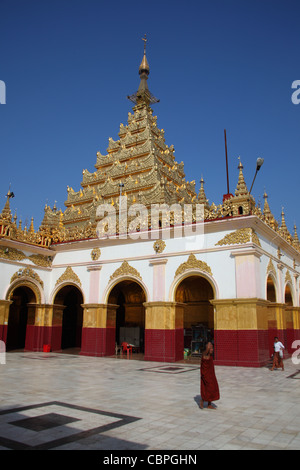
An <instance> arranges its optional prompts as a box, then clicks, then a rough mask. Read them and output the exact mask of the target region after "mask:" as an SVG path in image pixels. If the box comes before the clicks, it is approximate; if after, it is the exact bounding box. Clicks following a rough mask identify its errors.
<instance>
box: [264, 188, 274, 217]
mask: <svg viewBox="0 0 300 470" xmlns="http://www.w3.org/2000/svg"><path fill="white" fill-rule="evenodd" d="M263 198H264V200H265V202H264V210H263V214H264V218H265V220H269V219H270V218H271V217H272V213H271V209H270V206H269V203H268V195H267V193H266V191H265V192H264V195H263Z"/></svg>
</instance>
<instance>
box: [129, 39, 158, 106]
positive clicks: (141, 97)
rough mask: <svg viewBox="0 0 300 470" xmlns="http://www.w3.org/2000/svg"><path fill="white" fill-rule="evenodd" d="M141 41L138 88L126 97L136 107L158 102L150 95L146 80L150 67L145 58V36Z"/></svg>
mask: <svg viewBox="0 0 300 470" xmlns="http://www.w3.org/2000/svg"><path fill="white" fill-rule="evenodd" d="M142 40H143V41H144V56H143V59H142V62H141V64H140V66H139V76H140V80H141V81H140V86H139V88H138V91H137V92H136V93H134V94H133V95H130V96H127V98H128V99H129V100H130V101H132V102H133V103H135V104H137V105H138V104H142V105H145V104H146V105H149V104H154V103H158V102H159V100H158V99H157V98H155V96H153V95H152V93H151V92H150V91H149V88H148V83H147V80H148V76H149V74H150V67H149V63H148V60H147V57H146V43H147V37H146V34H145V36H144V37H143V38H142Z"/></svg>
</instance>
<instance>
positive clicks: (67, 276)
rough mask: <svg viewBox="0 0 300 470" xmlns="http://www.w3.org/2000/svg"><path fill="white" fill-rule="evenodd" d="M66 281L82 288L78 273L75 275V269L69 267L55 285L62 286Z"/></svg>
mask: <svg viewBox="0 0 300 470" xmlns="http://www.w3.org/2000/svg"><path fill="white" fill-rule="evenodd" d="M66 281H71V282H75V284H78V285H79V286H80V287H81V281H80V279H79V277H78V276H77V274H76V273H74V271H73V269H72V268H71V267H70V266H68V267H67V269H66V270H65V272H64V273H63V274H62V275H61V276H60V277H59V278H58V279H57V281H56V284H55V285H56V286H57V285H58V284H61V283H62V282H66Z"/></svg>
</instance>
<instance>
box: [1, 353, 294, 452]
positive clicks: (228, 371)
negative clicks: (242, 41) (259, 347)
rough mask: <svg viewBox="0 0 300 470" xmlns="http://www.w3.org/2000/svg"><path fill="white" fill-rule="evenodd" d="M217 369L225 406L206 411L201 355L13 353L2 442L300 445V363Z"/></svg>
mask: <svg viewBox="0 0 300 470" xmlns="http://www.w3.org/2000/svg"><path fill="white" fill-rule="evenodd" d="M216 375H217V379H218V382H219V387H220V393H221V398H220V400H219V401H218V402H216V405H217V410H209V409H203V410H201V409H199V406H198V403H199V394H200V390H199V389H200V385H199V384H200V377H199V364H197V363H176V364H174V363H173V364H167V363H158V362H156V363H153V362H145V361H137V360H131V359H130V360H128V359H127V358H126V357H124V358H122V359H121V358H94V357H85V356H80V355H75V354H74V355H73V354H57V353H28V352H26V353H24V352H12V353H7V354H6V364H0V387H1V397H0V449H1V450H4V449H59V450H62V449H73V450H75V449H76V450H77V449H78V450H94V449H96V450H112V451H114V450H115V451H116V450H124V451H125V450H139V449H141V450H143V449H144V450H153V451H154V450H177V451H185V450H203V449H209V450H216V449H222V450H223V449H224V450H225V449H233V450H235V449H237V450H239V449H243V450H249V449H253V450H259V449H278V450H292V449H295V450H296V449H300V365H298V366H297V365H295V364H293V363H292V361H291V359H287V360H286V361H285V371H281V370H277V371H273V372H270V371H269V370H268V368H266V367H263V368H259V369H257V368H253V369H252V368H251V369H250V368H238V367H236V368H235V367H221V366H217V367H216Z"/></svg>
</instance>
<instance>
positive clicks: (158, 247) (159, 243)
mask: <svg viewBox="0 0 300 470" xmlns="http://www.w3.org/2000/svg"><path fill="white" fill-rule="evenodd" d="M153 248H154V251H155V253H162V252H163V251H164V249H165V248H166V243H165V242H164V241H163V240H156V241H155V242H154V243H153Z"/></svg>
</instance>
